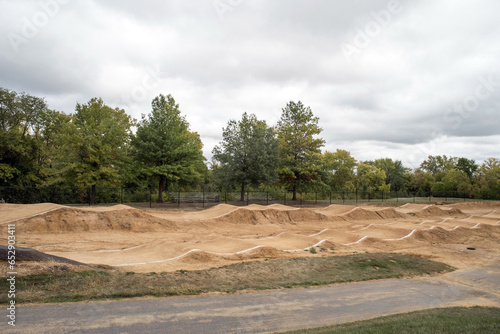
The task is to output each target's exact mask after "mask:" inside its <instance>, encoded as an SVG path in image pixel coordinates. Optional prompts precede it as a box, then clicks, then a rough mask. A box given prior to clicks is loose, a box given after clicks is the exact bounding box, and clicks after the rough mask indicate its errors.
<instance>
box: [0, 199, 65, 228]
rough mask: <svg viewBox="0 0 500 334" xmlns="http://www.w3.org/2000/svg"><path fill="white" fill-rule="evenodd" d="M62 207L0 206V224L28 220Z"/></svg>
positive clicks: (38, 205) (44, 205)
mask: <svg viewBox="0 0 500 334" xmlns="http://www.w3.org/2000/svg"><path fill="white" fill-rule="evenodd" d="M62 207H63V206H62V205H58V204H52V203H39V204H28V205H26V204H10V203H2V204H0V223H6V222H14V221H17V220H20V219H25V218H29V217H32V216H36V215H39V214H43V213H46V212H49V211H52V210H55V209H59V208H62Z"/></svg>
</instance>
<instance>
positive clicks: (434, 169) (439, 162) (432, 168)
mask: <svg viewBox="0 0 500 334" xmlns="http://www.w3.org/2000/svg"><path fill="white" fill-rule="evenodd" d="M456 164H457V158H448V157H447V156H446V155H442V156H441V155H436V156H432V155H429V156H428V157H427V160H424V161H423V162H422V163H421V164H420V169H422V170H423V171H425V172H429V173H431V174H432V176H434V177H435V178H436V179H437V180H438V181H440V180H441V177H442V175H443V173H445V172H447V171H449V170H451V169H454V168H455V166H456Z"/></svg>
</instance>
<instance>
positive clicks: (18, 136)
mask: <svg viewBox="0 0 500 334" xmlns="http://www.w3.org/2000/svg"><path fill="white" fill-rule="evenodd" d="M46 113H47V104H46V102H45V100H44V99H42V98H39V97H35V96H32V95H29V94H25V93H21V94H18V93H16V92H15V91H11V90H8V89H4V88H0V143H1V146H0V185H18V186H34V185H38V184H40V183H41V181H42V180H41V175H40V165H39V157H40V155H41V151H42V150H41V146H42V145H41V139H40V129H41V127H42V118H43V117H44V115H45V114H46Z"/></svg>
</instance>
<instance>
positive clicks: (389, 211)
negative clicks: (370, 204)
mask: <svg viewBox="0 0 500 334" xmlns="http://www.w3.org/2000/svg"><path fill="white" fill-rule="evenodd" d="M375 212H376V213H377V214H378V215H379V216H380V218H381V219H391V218H407V215H405V214H402V213H401V212H398V211H396V210H395V209H393V208H385V209H380V210H377V211H375Z"/></svg>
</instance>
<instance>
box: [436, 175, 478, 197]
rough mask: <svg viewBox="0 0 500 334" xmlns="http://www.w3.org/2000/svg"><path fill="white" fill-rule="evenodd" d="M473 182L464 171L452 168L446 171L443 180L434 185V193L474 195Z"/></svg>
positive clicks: (438, 194)
mask: <svg viewBox="0 0 500 334" xmlns="http://www.w3.org/2000/svg"><path fill="white" fill-rule="evenodd" d="M472 190H473V188H472V183H471V180H470V179H469V177H468V176H467V174H466V173H465V172H464V171H461V170H458V169H451V170H449V171H447V172H445V174H444V176H443V178H442V180H441V181H439V182H436V183H435V184H434V185H433V186H432V193H433V194H434V195H437V196H440V195H441V196H443V195H445V196H450V195H452V194H457V195H468V196H470V195H472Z"/></svg>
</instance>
